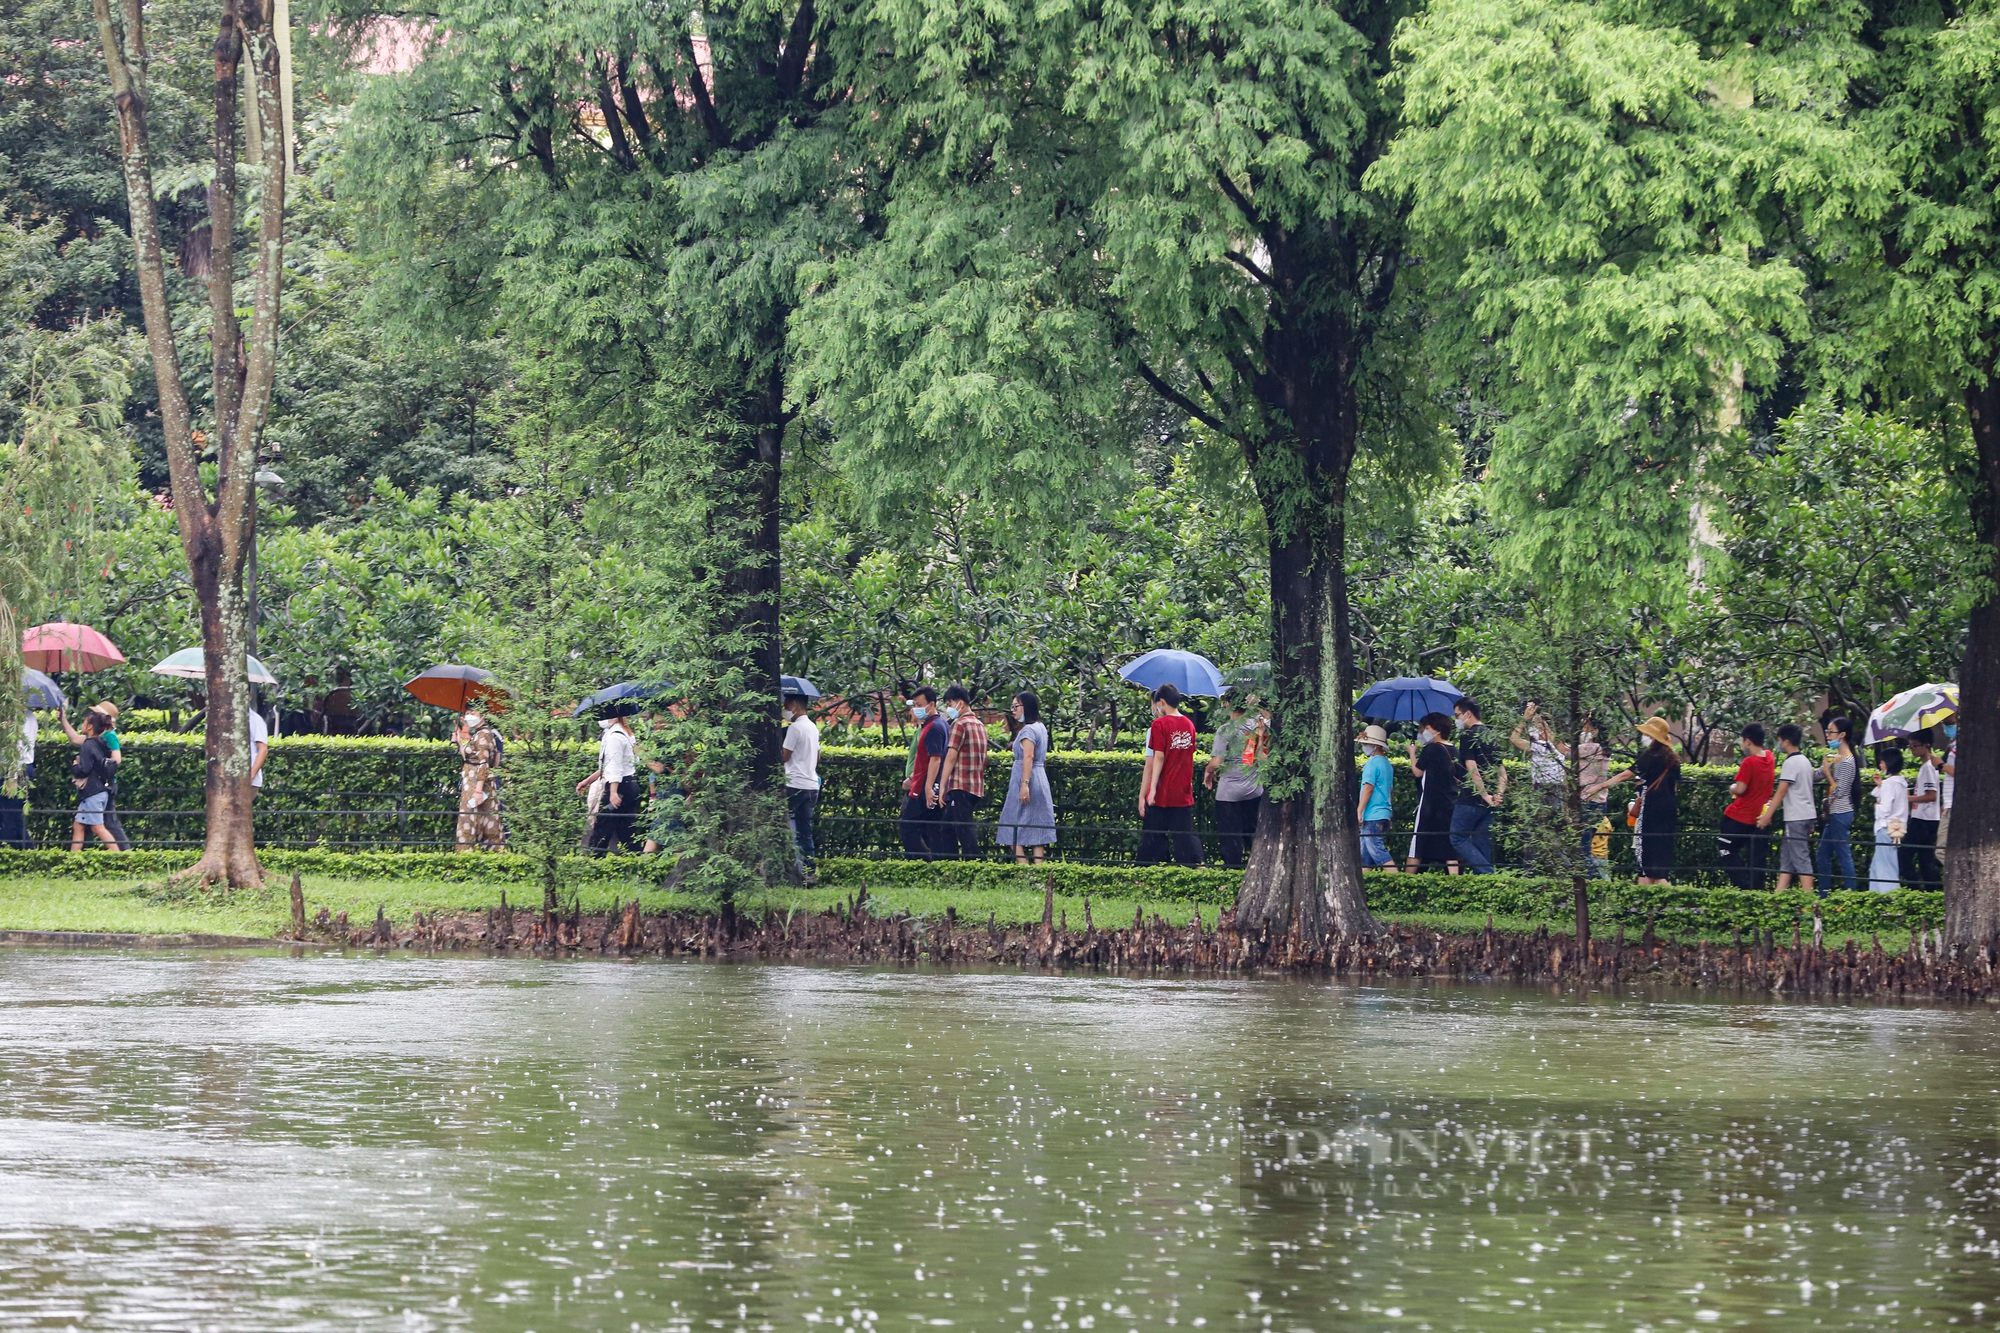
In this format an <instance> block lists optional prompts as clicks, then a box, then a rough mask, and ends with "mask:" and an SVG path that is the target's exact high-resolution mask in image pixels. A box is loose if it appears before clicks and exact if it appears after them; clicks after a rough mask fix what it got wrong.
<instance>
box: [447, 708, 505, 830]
mask: <svg viewBox="0 0 2000 1333" xmlns="http://www.w3.org/2000/svg"><path fill="white" fill-rule="evenodd" d="M458 757H459V759H460V760H461V761H462V762H463V766H462V767H461V768H460V769H459V770H458V850H460V851H461V852H469V851H473V850H474V849H476V848H480V847H492V848H500V847H504V846H506V845H507V831H506V830H505V829H504V828H502V827H501V826H500V774H499V772H498V768H499V764H500V733H498V732H496V731H495V730H493V726H492V724H491V723H487V722H482V723H481V724H480V725H479V726H477V727H475V728H474V729H473V731H472V733H471V734H470V735H469V736H467V737H466V738H465V744H463V745H461V746H459V747H458Z"/></svg>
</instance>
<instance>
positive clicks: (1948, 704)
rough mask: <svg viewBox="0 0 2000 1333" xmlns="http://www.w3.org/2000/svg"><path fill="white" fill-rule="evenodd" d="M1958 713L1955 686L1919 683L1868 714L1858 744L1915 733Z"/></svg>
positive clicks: (1926, 729)
mask: <svg viewBox="0 0 2000 1333" xmlns="http://www.w3.org/2000/svg"><path fill="white" fill-rule="evenodd" d="M1957 716H1958V686H1956V685H1919V686H1917V687H1916V688H1915V689H1912V690H1904V691H1903V692H1902V693H1901V694H1899V695H1897V696H1896V697H1895V698H1893V699H1891V700H1889V702H1888V703H1885V704H1883V705H1882V706H1881V707H1880V708H1878V709H1876V710H1875V711H1874V712H1872V713H1870V714H1869V715H1868V730H1867V732H1866V733H1865V734H1864V735H1863V736H1862V738H1861V743H1862V744H1863V745H1874V744H1877V743H1878V742H1881V741H1886V740H1888V739H1890V738H1891V737H1894V736H1914V735H1916V734H1917V733H1918V732H1920V731H1929V730H1930V729H1931V728H1932V727H1934V726H1936V725H1937V724H1938V723H1940V722H1949V721H1951V719H1953V718H1955V717H1957Z"/></svg>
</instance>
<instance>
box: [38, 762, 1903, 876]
mask: <svg viewBox="0 0 2000 1333" xmlns="http://www.w3.org/2000/svg"><path fill="white" fill-rule="evenodd" d="M123 740H124V745H125V754H126V761H125V764H124V766H123V768H122V769H121V771H120V774H119V794H118V806H119V810H120V812H121V815H122V817H123V819H124V821H125V826H126V828H127V829H128V830H129V831H130V833H131V834H132V836H133V838H134V839H135V840H136V841H137V842H138V843H139V844H140V845H141V846H146V845H154V846H159V845H172V844H174V843H180V844H182V845H192V844H197V843H199V841H200V838H201V831H202V813H201V806H202V781H203V759H202V740H201V737H200V736H199V735H190V734H176V733H170V732H131V733H128V734H125V735H124V736H123ZM40 749H41V753H40V756H39V758H40V760H41V762H40V763H39V764H38V766H37V772H36V775H35V783H34V790H33V794H32V811H31V816H30V818H31V824H30V827H31V829H32V830H33V832H34V834H35V836H36V837H37V838H38V839H39V840H40V841H42V842H43V843H44V844H50V845H53V844H56V843H59V842H67V840H68V837H69V813H70V811H71V809H72V808H73V804H72V799H71V798H72V795H73V793H72V791H71V789H70V787H69V779H68V772H69V763H70V759H71V757H72V755H73V753H74V751H73V750H72V748H71V747H70V745H69V743H68V742H67V741H65V740H64V739H62V737H61V735H60V734H59V733H58V734H57V735H56V736H55V737H54V739H50V737H49V733H48V732H47V731H45V732H44V733H43V744H42V745H41V747H40ZM592 756H593V751H592V749H591V747H589V746H587V745H585V744H582V743H579V744H578V745H577V747H576V762H577V776H578V777H582V776H583V775H584V774H585V773H587V772H589V770H590V765H591V762H592ZM903 763H904V756H903V754H902V753H901V752H899V751H894V750H887V749H883V748H881V747H879V746H874V747H837V746H830V747H828V748H826V749H824V750H822V751H821V765H820V772H821V777H822V780H823V784H824V785H823V789H822V794H821V799H820V807H819V828H818V837H819V845H820V848H821V850H822V851H823V852H824V853H825V854H828V855H842V854H853V855H875V856H883V855H899V854H900V852H901V843H900V838H899V835H898V833H897V828H896V817H897V815H898V813H899V812H900V811H901V808H902V780H903ZM1141 763H1142V761H1141V757H1140V755H1139V754H1138V752H1136V751H1129V750H1118V751H1083V750H1070V751H1065V750H1058V751H1057V752H1056V753H1055V754H1054V755H1052V756H1051V757H1050V758H1049V761H1048V770H1049V782H1050V786H1051V787H1052V788H1053V789H1054V792H1055V798H1056V810H1057V818H1058V821H1059V825H1060V827H1059V841H1058V844H1057V847H1056V849H1055V854H1056V855H1057V856H1059V857H1061V858H1063V859H1064V860H1082V861H1098V862H1107V861H1113V862H1116V861H1129V859H1130V858H1131V856H1132V854H1133V853H1134V852H1135V851H1136V849H1137V846H1138V816H1137V811H1136V809H1135V806H1136V803H1137V799H1138V794H1139V774H1140V768H1141ZM1391 763H1392V764H1393V766H1394V767H1395V768H1396V770H1397V782H1396V789H1395V793H1394V797H1395V800H1394V807H1395V818H1394V825H1395V827H1397V828H1401V829H1404V830H1407V829H1408V828H1409V826H1410V824H1411V823H1412V822H1413V821H1414V819H1415V815H1416V798H1417V790H1416V784H1415V782H1414V781H1413V780H1412V779H1411V777H1410V774H1409V771H1408V765H1407V763H1406V762H1405V761H1404V760H1403V759H1401V758H1395V759H1392V760H1391ZM458 767H459V766H458V757H457V755H456V754H455V753H454V752H453V750H452V748H451V746H450V745H449V744H448V743H446V742H444V741H433V740H419V739H413V738H406V737H384V736H315V735H299V736H283V737H280V738H279V739H277V740H276V741H273V742H272V744H271V755H270V758H269V760H268V761H267V763H266V769H265V772H266V782H265V788H264V792H263V795H262V796H260V797H259V810H258V816H257V836H258V841H259V842H260V843H261V844H263V845H266V846H293V847H315V846H324V847H339V848H346V847H404V846H408V847H435V848H440V849H442V848H448V847H449V846H450V845H451V842H452V838H453V832H454V822H455V817H456V814H455V807H456V804H457V791H458ZM1009 768H1010V760H1009V756H1008V753H1007V751H1005V750H995V751H994V752H993V754H992V756H991V760H990V763H989V766H988V769H987V787H988V793H989V795H988V799H987V803H986V806H985V808H984V810H982V812H981V814H982V823H983V825H984V837H985V839H987V840H989V841H990V840H991V838H992V836H993V825H994V824H995V823H997V820H998V804H999V801H1000V800H1001V798H1002V787H1001V784H1003V783H1004V782H1005V781H1006V780H1007V777H1008V773H1009ZM1509 770H1510V774H1511V777H1510V783H1511V788H1510V790H1511V791H1514V792H1519V793H1520V794H1521V800H1520V802H1519V803H1516V802H1513V801H1511V800H1510V802H1509V806H1508V808H1507V809H1504V810H1502V811H1501V812H1500V814H1499V817H1498V818H1497V819H1496V821H1495V842H1496V846H1497V850H1498V852H1499V854H1500V856H1501V859H1502V861H1503V862H1506V861H1509V860H1512V859H1514V857H1515V856H1516V852H1515V839H1514V837H1513V829H1512V827H1511V825H1512V821H1513V819H1514V818H1515V817H1517V815H1518V813H1519V811H1520V810H1521V809H1522V808H1525V806H1526V805H1527V803H1528V802H1531V801H1532V800H1533V799H1534V797H1533V795H1532V793H1531V790H1530V787H1529V783H1528V776H1527V773H1526V771H1525V766H1523V765H1517V764H1510V765H1509ZM1683 772H1684V774H1685V776H1684V778H1683V781H1682V786H1681V836H1680V839H1679V844H1678V847H1677V848H1676V853H1677V859H1678V861H1679V863H1680V864H1682V865H1684V866H1688V867H1691V868H1697V870H1698V869H1699V868H1701V867H1708V866H1712V865H1713V864H1714V862H1715V828H1716V825H1717V821H1718V819H1719V818H1720V815H1721V812H1722V807H1723V806H1724V805H1725V804H1726V803H1727V802H1728V799H1729V796H1728V784H1729V779H1730V776H1731V772H1732V770H1730V769H1725V768H1695V767H1692V766H1690V767H1688V768H1686V769H1684V770H1683ZM1628 791H1629V786H1628V787H1621V788H1619V789H1618V791H1617V792H1615V793H1614V797H1615V798H1616V800H1618V801H1620V802H1622V801H1623V800H1624V799H1625V793H1627V792H1628ZM1621 809H1622V807H1621ZM1194 814H1195V824H1196V827H1197V828H1199V829H1201V830H1203V831H1204V832H1205V833H1207V832H1209V831H1212V830H1213V828H1214V825H1215V804H1214V801H1213V799H1212V797H1211V796H1210V795H1209V793H1208V792H1207V791H1206V790H1205V789H1204V788H1202V787H1201V785H1200V784H1199V783H1197V784H1196V787H1195V811H1194ZM1868 819H1869V815H1868V812H1867V811H1866V810H1865V809H1864V811H1863V812H1862V815H1861V817H1860V818H1859V819H1857V821H1856V825H1857V829H1858V830H1859V836H1860V837H1861V838H1863V839H1865V838H1866V836H1867V833H1866V830H1867V827H1868ZM1614 823H1615V824H1617V826H1618V832H1619V836H1617V837H1615V838H1614V839H1613V848H1612V851H1613V856H1612V863H1613V867H1614V869H1619V870H1625V871H1629V870H1630V868H1631V865H1632V859H1631V846H1630V840H1629V838H1628V837H1627V836H1625V834H1626V830H1625V829H1624V827H1623V821H1622V818H1614ZM1404 836H1407V835H1406V834H1405V835H1404ZM1399 850H1400V849H1399ZM1208 853H1209V856H1210V860H1211V864H1212V863H1213V862H1214V861H1216V860H1217V859H1219V849H1218V846H1217V844H1216V842H1215V840H1214V838H1213V837H1212V836H1209V837H1208ZM1858 855H1859V856H1860V857H1862V858H1863V859H1865V856H1866V848H1865V846H1864V847H1862V848H1861V850H1860V851H1859V852H1858ZM1707 877H1710V878H1712V877H1713V876H1707Z"/></svg>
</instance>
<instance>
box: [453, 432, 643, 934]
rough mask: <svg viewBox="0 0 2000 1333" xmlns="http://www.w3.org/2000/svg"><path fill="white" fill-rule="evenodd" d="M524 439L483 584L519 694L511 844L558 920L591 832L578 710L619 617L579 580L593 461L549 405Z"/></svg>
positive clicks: (500, 670) (483, 643) (510, 780)
mask: <svg viewBox="0 0 2000 1333" xmlns="http://www.w3.org/2000/svg"><path fill="white" fill-rule="evenodd" d="M518 430H519V432H520V435H519V436H518V437H517V438H518V439H519V445H518V447H517V453H518V456H519V460H520V461H519V463H518V464H517V465H516V468H515V471H514V474H513V478H512V479H513V481H514V483H515V484H514V486H513V487H512V500H511V502H510V503H508V504H506V505H502V506H499V507H497V508H496V510H495V514H494V520H495V521H494V523H493V526H492V527H491V529H490V530H489V532H488V540H487V541H486V542H484V543H483V544H482V550H481V553H480V564H479V568H478V573H477V582H478V586H479V587H480V589H481V591H482V592H483V593H484V595H485V598H486V600H487V602H488V604H489V605H490V607H491V614H490V615H489V616H488V617H487V618H486V619H485V620H484V621H483V623H482V625H481V626H480V629H481V630H482V631H483V632H482V633H480V635H479V640H480V641H479V644H478V647H479V655H480V658H481V660H482V662H484V663H486V664H487V666H488V669H489V670H492V671H494V672H495V673H497V674H498V675H499V677H500V682H501V684H502V685H504V686H505V687H506V689H507V692H508V697H507V699H506V700H505V702H504V711H500V705H499V704H497V703H496V704H495V705H493V708H494V710H495V711H496V713H497V716H496V717H495V721H496V724H497V725H498V726H499V727H500V730H501V732H502V734H503V735H504V736H505V738H506V752H505V757H504V762H503V764H502V766H501V774H500V781H501V802H502V806H503V809H504V811H505V813H504V816H503V822H504V824H505V826H506V830H507V843H508V847H509V849H510V850H512V851H515V852H518V853H520V854H522V855H524V856H527V857H529V858H530V859H531V860H532V861H533V863H534V865H535V867H536V871H537V878H538V879H539V880H540V882H541V888H542V902H543V905H544V907H545V909H547V910H549V911H554V910H555V908H556V906H557V902H558V899H559V897H560V895H561V893H562V890H563V889H564V888H565V887H566V886H567V883H568V876H567V873H566V864H567V862H568V861H570V860H573V859H574V858H573V856H572V853H574V852H575V851H576V848H577V845H578V843H579V842H580V841H581V839H582V833H583V803H582V800H581V798H579V797H578V796H577V794H576V791H575V785H576V782H577V780H578V778H579V776H581V775H580V774H579V773H578V767H579V763H580V760H579V756H578V753H577V752H578V748H579V747H578V745H577V739H578V732H579V724H578V723H577V722H576V721H575V720H574V719H573V718H572V717H571V710H572V709H573V708H574V707H575V705H576V702H577V700H579V699H581V698H582V697H583V696H584V695H586V694H588V693H590V692H591V691H592V690H594V689H596V688H597V673H598V672H599V671H600V670H602V667H603V663H602V659H601V654H599V653H594V652H589V651H588V650H589V649H590V648H591V647H592V646H594V645H602V644H603V643H604V642H606V638H607V636H606V632H605V631H606V629H607V626H606V624H605V621H606V620H607V618H608V617H609V615H610V614H611V613H612V608H610V607H607V606H605V605H604V604H603V603H602V602H601V601H600V600H599V598H598V590H597V589H596V588H594V587H593V586H592V585H591V583H590V581H589V580H588V579H584V578H579V577H577V575H578V570H577V568H576V555H577V552H579V551H581V550H585V549H588V548H589V547H590V546H591V545H592V544H593V543H592V537H593V536H594V535H595V534H594V533H593V532H592V530H591V524H590V521H589V517H590V511H591V504H590V501H591V498H592V491H593V489H594V487H593V485H592V481H591V477H590V473H589V468H588V466H587V459H588V454H587V452H586V453H582V454H579V452H578V450H577V449H576V447H575V446H576V444H577V443H578V442H577V441H574V440H569V439H565V438H563V437H561V436H560V435H558V434H557V432H556V427H555V421H554V418H553V415H552V414H551V413H550V412H549V410H548V407H547V405H546V403H545V404H544V405H543V407H542V410H541V411H539V412H536V413H534V414H531V415H529V416H526V417H524V418H523V420H522V421H521V423H520V425H519V427H518ZM584 772H586V773H587V772H588V770H587V769H586V770H584Z"/></svg>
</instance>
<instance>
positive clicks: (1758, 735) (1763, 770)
mask: <svg viewBox="0 0 2000 1333" xmlns="http://www.w3.org/2000/svg"><path fill="white" fill-rule="evenodd" d="M1743 733H1744V734H1743V738H1742V745H1743V762H1742V763H1740V764H1738V765H1737V766H1736V780H1735V781H1734V782H1732V783H1730V784H1729V789H1730V790H1731V791H1733V792H1735V793H1736V799H1735V800H1733V801H1731V802H1730V803H1729V804H1728V805H1726V806H1724V807H1723V808H1722V813H1723V814H1724V815H1725V816H1727V817H1728V818H1730V819H1733V820H1735V821H1736V822H1737V823H1739V824H1755V823H1756V822H1757V816H1758V815H1761V814H1762V813H1764V806H1765V804H1766V803H1767V802H1768V801H1770V799H1771V788H1772V787H1773V786H1775V785H1776V783H1777V777H1778V761H1777V760H1776V759H1774V758H1773V757H1772V756H1771V752H1770V751H1769V750H1767V749H1765V748H1764V728H1763V727H1762V726H1760V725H1758V724H1757V723H1754V722H1753V723H1751V724H1750V725H1749V726H1747V727H1745V728H1744V729H1743Z"/></svg>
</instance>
